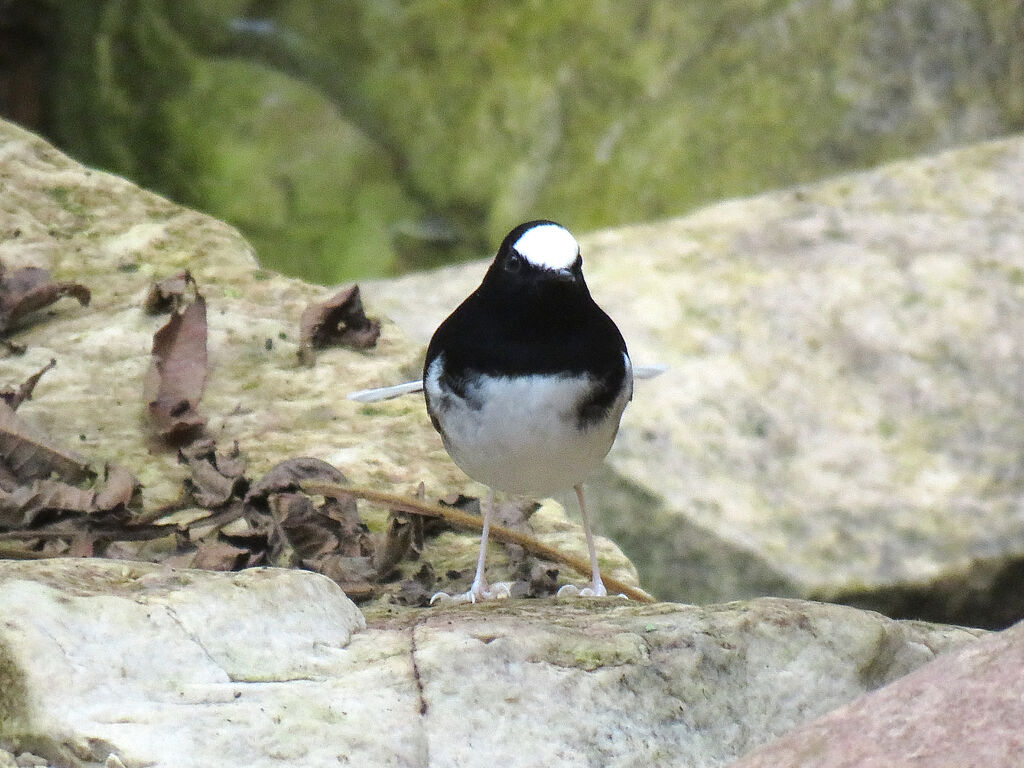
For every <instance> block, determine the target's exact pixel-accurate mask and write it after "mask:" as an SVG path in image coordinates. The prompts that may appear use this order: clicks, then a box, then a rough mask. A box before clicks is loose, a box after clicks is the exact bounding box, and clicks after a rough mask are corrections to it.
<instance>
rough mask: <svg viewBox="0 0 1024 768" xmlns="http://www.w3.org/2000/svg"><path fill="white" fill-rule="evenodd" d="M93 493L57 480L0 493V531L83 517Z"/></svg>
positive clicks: (39, 481) (44, 481)
mask: <svg viewBox="0 0 1024 768" xmlns="http://www.w3.org/2000/svg"><path fill="white" fill-rule="evenodd" d="M95 498H96V493H95V492H94V491H86V490H83V489H81V488H78V487H76V486H74V485H69V484H68V483H63V482H61V481H59V480H50V479H42V480H33V481H32V482H31V483H27V484H25V485H21V486H18V487H17V488H15V489H14V490H13V491H11V492H10V493H7V492H6V491H0V528H7V529H11V530H24V529H27V528H38V527H39V526H41V525H45V524H46V523H50V522H52V521H54V520H56V519H57V518H59V517H61V516H63V515H67V514H78V515H85V514H87V513H89V512H90V511H91V510H92V508H93V501H94V500H95Z"/></svg>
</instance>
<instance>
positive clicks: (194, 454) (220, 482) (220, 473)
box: [178, 437, 248, 509]
mask: <svg viewBox="0 0 1024 768" xmlns="http://www.w3.org/2000/svg"><path fill="white" fill-rule="evenodd" d="M236 448H237V446H236ZM178 460H179V461H181V462H184V463H185V464H188V468H189V470H190V471H191V473H192V477H191V478H189V479H187V480H186V481H185V489H186V490H187V491H188V492H189V493H190V494H191V495H192V498H194V499H195V501H196V503H197V504H198V505H199V506H201V507H206V508H207V509H212V508H215V507H222V506H224V505H225V504H227V503H228V502H229V501H230V500H231V499H232V498H234V497H240V496H242V495H243V494H244V493H245V491H246V489H247V487H248V481H247V480H246V478H245V475H244V472H245V461H244V460H242V459H241V457H240V456H238V455H237V454H236V455H234V456H232V455H231V454H224V453H219V452H218V451H217V446H216V444H215V442H214V440H213V438H209V437H208V438H204V439H202V440H196V441H195V442H193V443H192V444H191V445H188V446H185V447H184V448H181V449H180V450H179V451H178Z"/></svg>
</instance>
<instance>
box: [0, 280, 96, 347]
mask: <svg viewBox="0 0 1024 768" xmlns="http://www.w3.org/2000/svg"><path fill="white" fill-rule="evenodd" d="M62 296H71V297H73V298H75V299H78V303H79V304H81V305H82V306H83V307H86V306H88V305H89V301H90V299H91V298H92V294H91V293H90V292H89V289H88V288H86V287H85V286H84V285H81V284H79V283H71V282H55V281H54V280H53V278H52V277H51V276H50V273H49V272H48V271H46V270H45V269H40V268H39V267H22V268H20V269H15V270H13V271H11V272H5V271H3V270H2V269H0V334H3V333H5V332H6V331H7V330H8V328H10V326H11V325H12V324H13V323H15V322H16V321H17V320H19V319H20V318H22V317H24V316H25V315H27V314H29V313H31V312H35V311H36V310H37V309H42V308H43V307H48V306H50V305H51V304H53V303H54V302H55V301H57V300H58V299H59V298H61V297H62Z"/></svg>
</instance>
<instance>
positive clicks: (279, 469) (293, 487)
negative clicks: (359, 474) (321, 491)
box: [245, 456, 348, 509]
mask: <svg viewBox="0 0 1024 768" xmlns="http://www.w3.org/2000/svg"><path fill="white" fill-rule="evenodd" d="M307 481H317V482H324V483H333V484H337V485H344V484H345V483H347V482H348V480H347V479H346V478H345V475H343V474H342V473H341V471H340V470H339V469H337V468H336V467H333V466H331V465H330V464H328V463H327V462H326V461H321V460H320V459H314V458H310V457H308V456H300V457H298V458H295V459H286V460H285V461H282V462H280V463H279V464H276V465H274V467H272V468H271V469H270V471H269V472H267V474H265V475H264V476H263V477H261V478H260V479H259V480H257V481H256V482H255V483H253V486H252V488H251V489H250V490H249V493H247V494H246V496H245V503H246V505H247V506H249V505H253V506H257V507H263V508H264V509H265V508H266V505H267V497H268V496H269V495H270V494H271V493H275V492H285V491H288V492H293V491H297V490H299V487H300V486H301V485H302V483H304V482H307Z"/></svg>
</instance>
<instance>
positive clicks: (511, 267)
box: [505, 251, 523, 273]
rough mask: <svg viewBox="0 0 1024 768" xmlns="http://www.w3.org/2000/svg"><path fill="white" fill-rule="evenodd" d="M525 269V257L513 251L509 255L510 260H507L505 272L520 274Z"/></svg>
mask: <svg viewBox="0 0 1024 768" xmlns="http://www.w3.org/2000/svg"><path fill="white" fill-rule="evenodd" d="M522 268H523V257H522V256H520V255H519V254H518V253H516V252H515V251H511V252H509V254H508V258H507V259H505V271H506V272H513V273H515V272H518V271H519V270H521V269H522Z"/></svg>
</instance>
